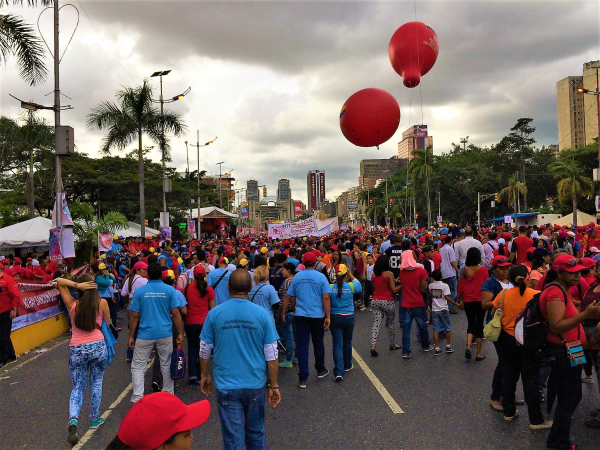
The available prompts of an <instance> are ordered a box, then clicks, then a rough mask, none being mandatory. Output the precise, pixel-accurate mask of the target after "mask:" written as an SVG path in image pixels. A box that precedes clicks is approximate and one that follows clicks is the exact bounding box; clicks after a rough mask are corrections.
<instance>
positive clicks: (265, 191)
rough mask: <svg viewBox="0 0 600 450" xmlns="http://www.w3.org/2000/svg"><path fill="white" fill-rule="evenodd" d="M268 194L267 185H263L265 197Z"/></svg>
mask: <svg viewBox="0 0 600 450" xmlns="http://www.w3.org/2000/svg"><path fill="white" fill-rule="evenodd" d="M266 196H267V187H266V186H263V197H266Z"/></svg>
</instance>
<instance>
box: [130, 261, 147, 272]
mask: <svg viewBox="0 0 600 450" xmlns="http://www.w3.org/2000/svg"><path fill="white" fill-rule="evenodd" d="M140 269H144V270H146V269H148V264H146V263H145V262H144V261H138V262H136V263H135V264H134V265H133V270H140Z"/></svg>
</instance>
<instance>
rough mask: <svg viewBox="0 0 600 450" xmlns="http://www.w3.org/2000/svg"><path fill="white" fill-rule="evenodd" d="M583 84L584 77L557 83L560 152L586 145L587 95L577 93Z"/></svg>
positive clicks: (569, 78)
mask: <svg viewBox="0 0 600 450" xmlns="http://www.w3.org/2000/svg"><path fill="white" fill-rule="evenodd" d="M582 83H583V77H567V78H563V79H562V80H560V81H559V82H557V83H556V106H557V112H558V148H559V150H564V149H566V148H579V147H582V146H584V145H585V131H586V130H585V117H584V97H585V95H584V94H582V93H579V92H577V87H578V86H581V85H582ZM590 97H591V96H590Z"/></svg>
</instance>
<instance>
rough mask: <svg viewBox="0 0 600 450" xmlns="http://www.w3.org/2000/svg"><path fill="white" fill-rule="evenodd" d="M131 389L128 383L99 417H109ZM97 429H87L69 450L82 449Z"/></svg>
mask: <svg viewBox="0 0 600 450" xmlns="http://www.w3.org/2000/svg"><path fill="white" fill-rule="evenodd" d="M152 363H154V358H152V359H151V360H150V362H149V363H148V365H147V366H146V371H147V370H148V369H149V368H150V367H151V366H152ZM144 373H145V372H144ZM132 389H133V384H132V383H129V385H128V386H127V387H126V388H125V389H124V390H123V392H121V394H120V395H119V396H118V397H117V399H116V400H115V401H114V402H112V404H111V405H110V406H109V407H108V409H107V410H106V411H104V414H102V415H101V416H100V417H102V418H103V419H104V420H106V419H108V416H110V414H111V413H112V412H113V410H114V409H115V408H116V407H117V406H119V403H121V402H122V401H123V399H124V398H125V397H127V395H128V394H129V393H130V392H131V390H132ZM98 428H99V427H98ZM98 428H89V429H88V430H87V431H86V432H85V434H84V435H83V436H81V439H79V442H78V443H77V445H75V446H74V447H73V448H72V449H71V450H79V449H81V448H83V446H84V445H85V444H86V443H87V442H88V441H89V440H90V439H91V438H92V437H93V436H94V433H95V432H96V431H97V430H98Z"/></svg>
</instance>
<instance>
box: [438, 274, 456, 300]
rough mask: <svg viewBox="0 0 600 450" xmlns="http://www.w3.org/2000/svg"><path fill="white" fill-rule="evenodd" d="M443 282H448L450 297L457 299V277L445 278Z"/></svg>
mask: <svg viewBox="0 0 600 450" xmlns="http://www.w3.org/2000/svg"><path fill="white" fill-rule="evenodd" d="M442 282H443V283H446V284H447V285H448V287H449V288H450V298H451V299H452V301H456V288H457V284H456V277H448V278H444V279H442Z"/></svg>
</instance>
